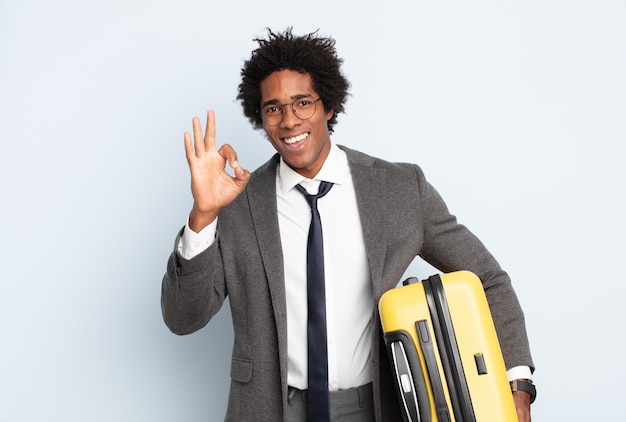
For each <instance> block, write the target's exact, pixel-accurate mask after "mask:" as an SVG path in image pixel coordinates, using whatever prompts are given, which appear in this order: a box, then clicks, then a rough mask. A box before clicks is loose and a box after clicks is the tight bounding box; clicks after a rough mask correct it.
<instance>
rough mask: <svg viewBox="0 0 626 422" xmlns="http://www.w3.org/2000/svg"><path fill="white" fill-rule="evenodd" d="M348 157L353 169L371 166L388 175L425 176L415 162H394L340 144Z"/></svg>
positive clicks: (403, 176) (419, 177) (420, 177)
mask: <svg viewBox="0 0 626 422" xmlns="http://www.w3.org/2000/svg"><path fill="white" fill-rule="evenodd" d="M338 146H339V148H341V150H342V151H344V152H345V153H346V156H347V157H348V163H349V165H350V167H351V168H352V169H358V168H370V169H373V170H377V171H384V172H385V173H386V174H387V175H388V176H391V177H394V176H397V177H401V178H418V179H422V178H423V177H424V175H423V172H422V169H421V168H420V166H419V165H418V164H415V163H404V162H392V161H388V160H384V159H382V158H378V157H374V156H371V155H368V154H365V153H363V152H361V151H357V150H354V149H351V148H348V147H346V146H344V145H338Z"/></svg>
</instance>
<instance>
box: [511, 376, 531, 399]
mask: <svg viewBox="0 0 626 422" xmlns="http://www.w3.org/2000/svg"><path fill="white" fill-rule="evenodd" d="M510 384H511V391H512V392H515V391H525V392H527V393H528V394H530V402H531V403H532V402H534V401H535V398H536V397H537V389H536V388H535V384H533V382H532V381H531V380H513V381H511V382H510Z"/></svg>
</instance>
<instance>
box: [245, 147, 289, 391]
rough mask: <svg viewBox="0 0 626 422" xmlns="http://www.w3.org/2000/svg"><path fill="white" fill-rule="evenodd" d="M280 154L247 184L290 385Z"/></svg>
mask: <svg viewBox="0 0 626 422" xmlns="http://www.w3.org/2000/svg"><path fill="white" fill-rule="evenodd" d="M278 160H279V157H278V155H275V156H274V157H272V158H271V159H270V160H269V161H268V162H267V163H265V164H264V165H263V166H261V167H259V168H258V169H257V170H256V171H255V172H254V174H253V176H252V177H251V178H250V181H249V183H248V186H247V188H246V190H247V195H248V201H249V205H250V213H251V214H252V222H253V224H254V231H255V238H256V241H257V242H258V245H259V250H260V252H261V258H262V260H263V266H264V268H265V276H266V278H267V281H268V289H269V292H270V297H271V300H272V307H273V310H274V318H273V320H274V322H275V323H276V332H277V333H278V349H279V358H280V368H281V380H282V383H283V386H285V388H284V390H285V391H286V385H287V320H286V314H287V307H286V298H285V280H284V267H283V265H284V264H283V252H282V246H281V242H280V232H279V227H278V213H277V210H276V171H277V167H278V162H279V161H278Z"/></svg>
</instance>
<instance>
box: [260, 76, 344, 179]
mask: <svg viewBox="0 0 626 422" xmlns="http://www.w3.org/2000/svg"><path fill="white" fill-rule="evenodd" d="M260 88H261V109H263V108H264V106H266V105H268V104H274V105H280V106H282V108H283V110H284V114H283V120H282V121H281V122H280V123H279V124H278V125H276V126H269V125H267V124H265V123H264V124H263V129H264V130H265V133H266V135H267V138H268V139H269V141H270V142H271V143H272V145H273V146H274V148H275V149H276V151H278V153H279V154H280V155H281V156H282V158H283V160H284V161H285V163H287V164H288V165H289V167H291V168H292V169H294V170H295V171H297V172H298V173H299V174H301V175H302V176H304V177H308V178H313V177H315V175H316V174H317V173H318V172H319V170H320V169H321V168H322V164H324V161H325V160H326V157H327V156H328V152H329V151H330V133H329V132H328V126H327V124H326V122H327V121H328V120H329V119H330V118H331V117H332V116H333V110H327V111H325V110H324V105H323V104H322V101H318V102H317V104H316V106H315V114H313V116H312V117H311V118H309V119H306V120H302V119H300V118H298V117H297V116H296V115H295V114H294V112H293V109H292V107H291V103H293V102H294V100H296V99H298V98H301V97H303V96H309V97H312V99H313V100H317V99H318V98H319V95H318V94H317V92H315V91H314V90H313V81H312V80H311V76H310V75H309V74H308V73H300V72H296V71H295V70H281V71H278V72H274V73H272V74H270V75H269V76H268V77H267V78H265V79H264V80H263V81H262V82H261V85H260ZM285 104H288V105H285Z"/></svg>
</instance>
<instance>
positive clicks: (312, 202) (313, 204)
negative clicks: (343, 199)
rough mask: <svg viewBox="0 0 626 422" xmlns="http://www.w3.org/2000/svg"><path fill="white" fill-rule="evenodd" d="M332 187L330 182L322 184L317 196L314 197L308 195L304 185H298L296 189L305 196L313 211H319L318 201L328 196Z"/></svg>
mask: <svg viewBox="0 0 626 422" xmlns="http://www.w3.org/2000/svg"><path fill="white" fill-rule="evenodd" d="M332 187H333V184H332V183H330V182H321V183H320V186H319V188H318V191H317V195H312V194H310V193H308V192H307V191H306V189H305V188H304V187H303V186H302V185H300V184H298V185H296V189H298V190H299V191H300V193H302V195H304V198H305V199H306V200H307V202H308V203H309V206H310V207H311V209H314V210H317V200H318V199H320V198H321V197H323V196H324V195H326V194H327V193H328V192H329V191H330V188H332Z"/></svg>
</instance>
